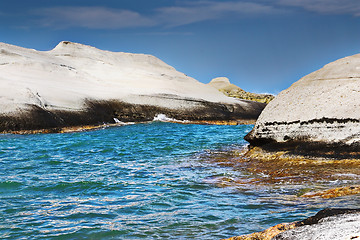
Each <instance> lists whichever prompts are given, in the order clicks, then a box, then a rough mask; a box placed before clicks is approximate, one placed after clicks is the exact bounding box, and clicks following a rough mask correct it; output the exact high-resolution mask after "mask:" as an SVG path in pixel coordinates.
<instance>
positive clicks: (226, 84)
mask: <svg viewBox="0 0 360 240" xmlns="http://www.w3.org/2000/svg"><path fill="white" fill-rule="evenodd" d="M208 85H209V86H212V87H214V88H216V89H217V90H219V91H220V92H222V93H224V94H225V95H226V96H228V97H234V98H239V99H244V100H250V101H256V102H261V103H269V102H270V101H271V100H273V99H274V95H271V94H259V93H251V92H246V91H245V90H243V89H241V88H239V87H238V86H236V85H234V84H232V83H230V80H229V79H228V78H226V77H218V78H214V79H212V80H211V81H210V82H209V83H208Z"/></svg>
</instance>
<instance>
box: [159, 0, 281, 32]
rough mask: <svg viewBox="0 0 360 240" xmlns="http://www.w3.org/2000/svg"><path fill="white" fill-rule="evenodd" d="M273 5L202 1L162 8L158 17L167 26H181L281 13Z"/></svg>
mask: <svg viewBox="0 0 360 240" xmlns="http://www.w3.org/2000/svg"><path fill="white" fill-rule="evenodd" d="M279 12H280V10H277V9H275V8H274V7H272V6H269V5H264V4H259V3H253V2H243V1H241V2H240V1H225V2H214V1H200V2H195V3H187V4H186V5H183V6H174V7H166V8H160V9H158V10H157V16H156V18H157V19H158V20H159V21H161V22H163V23H164V24H165V25H167V26H180V25H186V24H190V23H195V22H201V21H206V20H212V19H220V18H227V17H234V16H237V17H242V16H252V15H264V14H273V13H279Z"/></svg>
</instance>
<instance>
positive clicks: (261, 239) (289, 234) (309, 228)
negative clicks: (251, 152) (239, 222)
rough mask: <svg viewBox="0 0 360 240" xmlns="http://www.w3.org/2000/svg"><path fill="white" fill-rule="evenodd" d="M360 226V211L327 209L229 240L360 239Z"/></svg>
mask: <svg viewBox="0 0 360 240" xmlns="http://www.w3.org/2000/svg"><path fill="white" fill-rule="evenodd" d="M359 225H360V209H342V208H326V209H324V210H321V211H319V212H318V213H317V214H316V215H314V216H311V217H309V218H306V219H304V220H302V221H297V222H292V223H281V224H278V225H276V226H273V227H270V228H268V229H266V230H264V231H262V232H256V233H252V234H248V235H242V236H237V237H232V238H229V239H227V240H270V239H273V240H303V239H317V240H328V239H359V238H360V228H359Z"/></svg>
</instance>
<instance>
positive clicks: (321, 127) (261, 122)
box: [246, 54, 360, 145]
mask: <svg viewBox="0 0 360 240" xmlns="http://www.w3.org/2000/svg"><path fill="white" fill-rule="evenodd" d="M246 139H247V140H248V141H249V142H250V143H252V144H253V145H261V144H264V143H266V142H270V141H275V142H278V143H285V142H289V141H293V140H295V141H303V142H322V143H326V144H339V143H341V144H345V145H351V144H353V143H355V144H358V143H360V54H357V55H354V56H350V57H346V58H343V59H340V60H337V61H335V62H332V63H330V64H327V65H325V66H324V67H323V68H322V69H320V70H318V71H315V72H313V73H311V74H309V75H307V76H305V77H303V78H302V79H300V80H299V81H297V82H296V83H294V84H293V85H292V86H291V87H289V88H288V89H286V90H284V91H282V92H281V93H280V94H279V95H278V96H276V97H275V99H274V100H273V101H271V102H270V103H269V104H268V105H267V106H266V108H265V109H264V111H263V112H262V113H261V115H260V117H259V118H258V120H257V122H256V124H255V127H254V129H253V131H252V132H251V133H250V134H248V136H247V137H246Z"/></svg>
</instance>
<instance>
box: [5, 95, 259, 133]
mask: <svg viewBox="0 0 360 240" xmlns="http://www.w3.org/2000/svg"><path fill="white" fill-rule="evenodd" d="M164 101H166V100H164ZM172 101H174V99H172ZM181 101H184V100H183V99H182V100H181ZM186 101H192V102H193V103H192V105H193V106H194V107H193V108H189V107H186V108H183V109H172V108H164V107H159V106H152V105H146V104H131V103H126V102H122V101H118V100H111V101H95V100H87V101H86V103H85V106H86V107H84V110H81V111H62V110H47V109H45V108H41V107H39V106H37V105H31V106H29V110H26V111H22V112H21V113H18V114H13V115H0V132H15V131H22V130H41V129H51V130H52V131H54V132H57V131H60V129H61V128H64V127H73V126H84V125H102V124H110V123H114V118H116V119H118V120H119V121H121V122H145V121H152V120H153V119H154V117H155V116H157V115H158V114H165V115H166V116H167V117H169V118H174V119H178V120H189V121H200V120H219V121H222V120H249V119H253V120H255V119H256V118H257V117H258V116H259V115H260V113H261V111H262V110H263V108H264V107H265V104H262V103H256V102H254V103H250V105H251V107H250V108H247V109H245V108H244V107H242V106H241V105H240V104H221V103H213V102H207V101H200V100H186Z"/></svg>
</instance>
